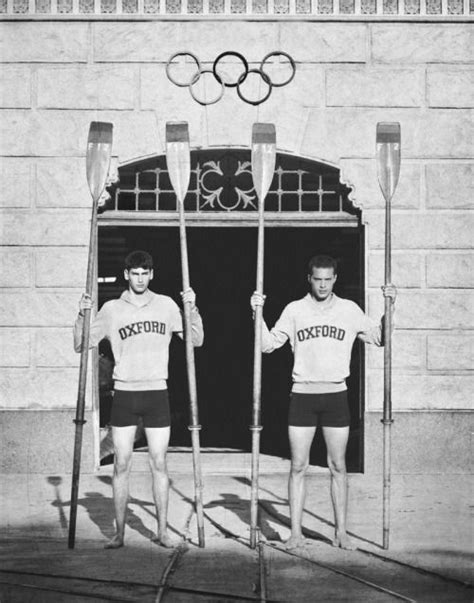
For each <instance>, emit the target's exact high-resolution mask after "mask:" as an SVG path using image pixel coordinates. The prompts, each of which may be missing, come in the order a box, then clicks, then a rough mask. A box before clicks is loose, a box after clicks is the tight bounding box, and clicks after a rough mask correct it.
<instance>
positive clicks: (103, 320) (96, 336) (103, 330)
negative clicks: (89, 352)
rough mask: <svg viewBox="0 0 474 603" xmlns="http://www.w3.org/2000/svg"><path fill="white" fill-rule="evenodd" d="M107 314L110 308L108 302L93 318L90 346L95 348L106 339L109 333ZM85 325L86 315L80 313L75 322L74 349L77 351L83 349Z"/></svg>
mask: <svg viewBox="0 0 474 603" xmlns="http://www.w3.org/2000/svg"><path fill="white" fill-rule="evenodd" d="M107 316H108V308H107V304H104V305H103V306H102V308H101V309H100V310H99V312H98V313H97V315H96V316H95V318H93V319H91V328H90V333H89V348H95V347H96V346H97V345H98V344H99V342H100V341H101V340H102V339H104V337H105V336H106V334H107ZM83 325H84V317H83V316H81V315H80V314H78V316H77V318H76V322H75V323H74V330H73V336H74V350H75V351H76V352H80V351H81V343H82V327H83Z"/></svg>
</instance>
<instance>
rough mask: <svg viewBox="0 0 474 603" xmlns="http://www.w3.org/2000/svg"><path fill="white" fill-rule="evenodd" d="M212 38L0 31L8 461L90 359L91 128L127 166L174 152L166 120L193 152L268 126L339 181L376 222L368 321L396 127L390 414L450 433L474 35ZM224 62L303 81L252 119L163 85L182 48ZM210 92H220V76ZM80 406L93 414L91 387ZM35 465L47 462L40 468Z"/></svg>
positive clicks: (225, 102) (79, 27)
mask: <svg viewBox="0 0 474 603" xmlns="http://www.w3.org/2000/svg"><path fill="white" fill-rule="evenodd" d="M215 33H216V24H215V23H212V22H210V21H205V20H194V21H193V20H187V21H185V20H183V21H180V20H179V17H177V18H176V20H173V21H171V20H166V21H129V22H127V21H124V20H122V21H109V20H104V21H100V20H99V19H94V20H91V21H90V22H88V21H87V17H86V16H84V20H81V21H59V20H58V21H55V22H48V21H46V20H44V21H40V20H38V21H34V20H25V21H20V20H17V21H8V22H4V23H2V34H3V43H2V45H1V46H0V77H1V78H2V90H3V91H2V94H1V96H0V157H1V160H0V163H1V166H0V167H1V174H2V190H1V194H0V218H1V223H2V228H1V231H0V262H1V267H2V270H1V275H0V337H1V338H2V352H1V354H0V391H1V393H2V402H1V407H0V408H1V409H3V410H4V411H5V413H6V414H5V417H7V418H8V421H10V422H9V423H8V425H9V426H10V429H14V426H15V424H17V425H18V426H19V427H18V429H19V431H18V433H17V434H16V435H15V433H10V434H9V435H8V442H9V445H8V450H7V451H6V453H7V454H10V457H11V459H10V460H11V461H12V466H13V464H14V458H13V457H14V455H13V456H12V454H13V452H12V451H14V441H15V439H19V438H21V437H22V434H23V435H24V433H26V432H25V429H26V427H25V425H27V421H26V419H25V420H23V419H22V417H23V414H22V413H26V412H28V413H32V414H31V416H33V415H34V416H35V417H37V418H38V416H41V417H43V420H42V422H41V420H40V419H38V421H39V422H40V423H41V425H45V426H46V427H47V426H50V425H53V424H54V422H55V419H54V416H56V415H55V413H56V414H57V417H59V418H60V420H61V421H63V422H64V421H65V416H66V414H67V422H68V424H69V423H70V422H71V418H72V416H71V417H70V416H69V415H70V414H71V413H72V411H73V408H74V405H75V399H76V393H77V392H76V389H77V365H78V361H79V359H78V355H77V354H75V353H74V351H73V350H72V334H71V328H72V324H73V322H74V319H75V317H76V314H77V303H78V299H79V296H80V294H81V292H82V290H83V287H84V282H85V272H86V261H87V247H88V238H89V221H90V202H91V200H90V194H89V191H88V187H87V182H86V177H85V161H84V158H85V149H86V141H87V133H88V128H89V124H90V122H91V121H93V120H101V121H111V122H113V124H114V148H113V153H114V155H116V156H118V158H119V161H120V163H122V164H123V163H126V162H129V161H132V160H137V159H139V158H144V157H148V156H152V155H156V154H163V153H164V151H165V141H164V131H165V123H166V121H169V120H187V121H188V122H189V124H190V134H191V146H192V148H212V147H235V146H239V147H247V148H248V147H249V145H250V136H251V128H252V124H253V123H254V122H256V121H271V122H274V123H275V126H276V131H277V144H278V149H279V150H280V151H282V152H287V153H290V154H293V155H296V156H303V157H305V158H310V159H316V160H318V161H322V162H326V163H330V164H332V165H336V166H338V167H340V168H341V170H342V179H343V180H344V181H345V182H347V183H348V184H349V185H351V186H352V187H353V191H352V198H353V199H354V202H355V203H356V204H357V205H358V206H359V207H360V209H361V212H362V213H361V216H362V222H363V224H364V225H365V246H366V248H365V261H366V263H365V267H366V285H367V293H368V294H367V300H366V301H367V303H366V306H367V308H368V311H369V313H370V314H371V315H372V316H373V317H374V318H378V317H380V315H381V313H382V306H383V297H382V294H381V291H380V285H381V284H382V282H383V255H384V205H385V204H384V200H383V198H382V195H381V193H380V190H379V187H378V183H377V174H376V167H375V161H374V153H375V128H376V124H377V122H379V121H397V122H400V123H401V128H402V170H401V176H400V182H399V186H398V188H397V192H396V195H395V197H394V200H393V237H392V240H393V280H394V282H395V284H396V285H397V287H398V289H399V297H398V299H397V305H396V315H395V325H396V327H395V333H394V339H393V350H394V363H393V367H394V377H393V383H394V386H393V387H394V391H393V399H394V405H395V411H396V412H398V413H400V414H403V421H404V425H406V428H407V429H408V430H411V431H410V433H415V431H416V429H415V423H416V421H417V419H416V417H420V416H422V419H421V420H425V419H423V416H425V414H426V415H429V416H431V417H432V419H430V420H432V421H434V418H433V417H434V413H436V421H434V425H435V427H436V429H437V432H436V433H442V432H443V425H444V426H445V428H446V429H447V430H449V429H454V426H457V425H458V423H457V422H456V420H454V419H453V420H452V421H451V423H450V422H449V420H448V419H446V422H445V423H443V424H442V421H443V419H442V417H443V416H446V417H448V416H449V417H452V416H455V415H456V413H460V412H461V411H464V410H466V409H467V408H468V405H469V403H470V402H469V400H470V392H471V388H472V349H473V346H472V337H471V334H472V329H473V328H474V324H473V323H472V307H473V297H472V288H473V284H474V283H473V280H472V274H473V270H472V260H473V253H472V247H473V239H472V232H473V224H472V216H473V212H472V207H473V206H472V190H473V187H472V176H473V159H474V158H473V155H474V152H473V150H474V149H473V145H472V140H473V139H474V131H473V124H474V119H473V107H474V104H473V96H472V77H473V69H472V66H473V58H474V57H473V45H472V26H471V25H470V24H466V23H461V22H450V23H448V22H441V21H438V22H436V23H419V22H398V23H389V22H376V21H373V20H372V21H369V20H367V21H364V20H363V18H361V19H360V20H358V21H352V22H325V23H322V22H319V23H318V22H317V21H311V22H310V21H306V22H305V21H295V20H291V21H290V20H288V21H285V20H283V19H282V20H278V21H277V20H274V21H271V20H268V21H263V20H262V21H259V22H255V21H254V22H251V21H246V20H244V19H242V20H229V21H225V20H222V21H220V22H219V35H218V36H216V35H215ZM229 48H232V49H235V50H238V51H241V52H243V54H244V55H245V56H246V57H247V58H248V60H249V61H250V65H251V67H255V66H258V64H259V62H260V61H261V59H262V58H263V56H264V55H265V54H267V53H268V52H270V51H272V50H276V49H281V50H284V51H286V52H289V53H290V54H291V55H292V56H293V57H294V59H295V61H296V63H297V72H296V77H295V79H294V80H293V82H291V84H290V85H288V86H286V87H285V88H278V89H277V88H275V89H274V90H273V91H272V95H271V97H270V99H269V100H268V101H267V102H266V103H264V104H263V105H261V106H259V107H254V106H251V105H246V104H243V103H242V101H240V100H239V99H238V97H237V95H236V93H235V90H226V93H225V95H224V98H223V99H222V101H220V102H219V103H217V104H215V105H210V106H209V107H207V108H204V107H202V106H200V105H198V104H197V103H196V102H195V101H193V100H192V98H191V96H190V94H189V91H188V90H186V89H184V88H178V87H176V86H174V85H172V84H171V83H170V82H169V81H168V79H167V78H166V75H165V64H166V61H167V60H168V58H169V57H170V55H171V54H173V53H175V52H177V51H178V50H183V49H189V50H190V51H192V52H195V53H196V54H197V55H198V57H199V59H200V60H201V61H202V64H203V66H204V67H205V68H209V66H210V64H211V62H212V61H213V60H214V59H215V58H216V56H217V55H218V54H219V53H220V52H223V51H224V50H229ZM201 84H202V86H203V88H202V90H201V91H202V92H204V93H205V94H211V92H212V89H211V87H212V84H211V82H210V79H209V78H208V79H205V78H203V81H202V82H201ZM258 86H263V84H258V83H257V85H256V86H254V88H255V89H256V91H257V92H258V90H257V88H258ZM316 230H317V229H315V235H317V232H316ZM210 319H211V317H206V320H210ZM4 341H6V342H7V345H6V346H5V345H3V342H4ZM366 358H367V363H366V365H367V370H366V381H367V387H366V391H367V398H366V426H365V427H366V429H368V428H370V426H371V425H372V418H373V417H377V418H378V412H379V411H380V409H381V405H382V390H381V383H382V373H383V371H382V368H383V352H382V350H380V349H374V348H370V349H368V351H367V356H366ZM90 387H92V385H91V382H90V380H89V388H90ZM87 403H88V407H89V408H91V405H92V396H91V394H90V390H89V392H88V399H87ZM12 413H13V414H12ZM15 413H17V414H15ZM13 415H15V417H14V418H13ZM47 415H48V416H47ZM53 415H54V416H53ZM456 416H457V415H456ZM410 417H413V422H412V423H410V424H408V423H409V418H410ZM22 421H23V422H22ZM71 424H72V423H71ZM451 424H452V427H450V425H451ZM22 430H23V431H22ZM450 433H451V432H450ZM28 434H29V435H28V437H31V433H30V432H28ZM454 440H455V438H454V437H453V438H452V441H454ZM435 445H436V442H433V444H432V449H433V450H434V447H435ZM465 445H466V444H465V438H464V439H462V441H460V443H459V450H458V449H457V457H456V458H465V457H466V450H465V449H464V448H465ZM461 447H464V448H462V450H461ZM397 454H398V453H397ZM429 456H430V455H428V454H426V462H427V463H428V462H429V459H428V457H429ZM438 456H439V455H438ZM438 456H437V455H436V454H434V453H432V454H431V457H432V458H436V459H438ZM10 457H8V458H10ZM20 457H21V458H20ZM15 458H16V457H15ZM407 458H408V455H407ZM454 458H455V456H454V454H453V456H452V459H454ZM18 459H20V460H21V459H22V460H21V462H24V463H31V462H32V459H31V458H29V459H26V458H25V457H24V456H21V455H20V456H18ZM90 462H91V463H92V461H91V460H90ZM436 462H438V461H436ZM450 462H451V461H450ZM453 463H454V464H456V463H458V461H456V463H455V461H454V460H452V463H451V464H453ZM458 465H459V463H458V464H457V465H456V467H458ZM35 466H38V467H41V466H46V465H44V464H42V461H41V459H38V463H37V465H35ZM48 466H49V465H48ZM445 466H446V467H448V466H451V465H450V464H449V463H447V464H445ZM65 470H67V469H66V468H65Z"/></svg>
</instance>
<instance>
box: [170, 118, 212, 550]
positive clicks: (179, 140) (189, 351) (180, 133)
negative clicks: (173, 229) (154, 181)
mask: <svg viewBox="0 0 474 603" xmlns="http://www.w3.org/2000/svg"><path fill="white" fill-rule="evenodd" d="M166 162H167V166H168V174H169V177H170V180H171V184H172V186H173V189H174V191H175V193H176V198H177V205H178V209H179V240H180V245H181V271H182V278H183V291H186V290H187V289H189V287H190V285H189V264H188V246H187V242H186V224H185V219H184V198H185V197H186V193H187V191H188V186H189V179H190V176H191V153H190V150H189V131H188V124H187V122H182V121H181V122H168V123H167V124H166ZM184 341H185V346H186V366H187V371H188V388H189V403H190V419H191V421H190V425H189V430H190V431H191V442H192V447H193V467H194V490H195V504H196V517H197V527H198V540H199V546H200V547H204V546H205V541H204V514H203V508H202V489H203V488H202V474H201V458H200V444H199V431H200V429H201V425H199V418H198V403H197V387H196V369H195V363H194V346H193V341H192V325H191V304H190V303H189V302H188V303H185V304H184Z"/></svg>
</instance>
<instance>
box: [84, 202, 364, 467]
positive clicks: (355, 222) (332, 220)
mask: <svg viewBox="0 0 474 603" xmlns="http://www.w3.org/2000/svg"><path fill="white" fill-rule="evenodd" d="M185 219H186V227H187V228H199V227H205V228H212V227H219V228H225V227H232V228H236V227H237V228H238V227H247V228H248V227H255V229H256V230H257V228H258V215H256V214H254V213H249V212H237V211H232V212H216V213H210V214H203V213H195V212H186V213H185ZM117 226H122V227H150V228H160V227H179V214H178V212H176V211H172V212H166V211H159V212H156V211H153V212H147V211H140V212H134V211H123V210H117V211H106V212H104V213H102V214H99V216H98V221H97V229H98V231H99V230H100V229H101V228H107V227H117ZM278 227H280V228H293V227H298V228H302V227H304V228H313V229H317V228H355V229H358V230H359V232H360V237H361V241H360V253H361V256H362V257H360V258H359V265H360V269H361V271H362V273H361V278H360V282H361V284H362V285H363V288H364V296H363V298H364V306H365V304H366V301H367V299H366V298H367V293H366V292H367V283H366V261H367V258H366V249H365V243H366V241H365V224H364V223H363V221H362V220H361V219H360V217H358V216H355V215H352V214H349V213H346V212H324V213H323V212H311V211H308V212H304V213H298V214H295V212H265V228H278ZM96 240H97V241H98V237H97V239H96ZM94 253H95V259H96V261H95V266H96V278H95V279H94V288H95V293H94V295H95V298H96V299H97V296H98V280H97V267H98V260H99V257H98V244H97V246H96V248H95V250H94ZM92 367H93V369H92V429H93V442H94V464H95V467H96V470H100V467H101V465H100V421H99V413H100V408H99V404H100V397H99V379H98V352H97V349H94V350H93V353H92ZM359 383H360V385H359V394H360V400H361V403H360V405H359V413H360V417H359V418H360V429H361V435H360V447H359V459H358V464H359V467H360V472H363V471H364V449H365V442H364V415H365V398H366V383H365V354H364V348H363V347H362V350H361V356H360V381H359Z"/></svg>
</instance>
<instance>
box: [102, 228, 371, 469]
mask: <svg viewBox="0 0 474 603" xmlns="http://www.w3.org/2000/svg"><path fill="white" fill-rule="evenodd" d="M256 235H257V230H256V228H247V227H246V228H243V227H238V228H237V227H224V228H216V227H213V228H203V227H190V228H188V230H187V236H188V249H189V262H190V275H191V284H192V286H193V288H194V290H195V291H196V293H197V303H198V306H199V309H200V311H201V314H202V316H203V320H204V328H205V343H204V346H203V347H202V348H201V349H198V350H196V370H197V383H198V401H199V413H200V422H201V424H202V425H203V429H202V431H201V444H202V446H204V447H219V448H220V447H223V448H235V449H240V450H250V445H251V442H250V432H249V429H248V426H249V424H250V420H251V405H252V379H253V375H252V371H253V322H252V318H251V312H250V307H249V298H250V295H251V293H252V291H253V290H254V287H255V274H256V265H255V264H256V249H257V240H256ZM360 246H361V233H360V231H359V230H358V229H356V228H308V227H297V228H293V227H292V228H286V227H285V228H281V227H278V228H267V229H266V231H265V293H266V295H267V301H266V305H265V309H264V317H265V319H266V321H267V324H268V325H269V326H272V325H273V323H274V322H275V320H276V319H277V318H278V316H279V314H280V312H281V310H282V309H283V307H284V306H285V305H286V304H287V303H288V302H290V301H292V300H294V299H297V298H299V297H303V296H304V295H305V293H306V292H307V283H306V265H307V261H308V259H309V258H310V257H311V256H312V255H314V254H317V253H328V254H330V255H333V256H335V257H336V258H338V260H339V261H340V269H339V278H338V282H337V285H336V293H337V294H339V295H341V296H343V297H348V298H350V299H353V300H354V301H356V302H357V303H359V304H362V301H363V288H362V283H363V275H362V265H361V261H360V252H361V248H360ZM133 249H145V250H147V251H149V252H150V253H152V255H153V257H154V260H155V264H156V269H155V279H154V281H153V282H152V287H151V288H152V290H154V291H156V292H159V293H163V294H166V295H170V296H171V297H172V298H173V299H175V300H176V301H179V299H180V298H179V293H180V290H181V268H180V256H179V234H178V229H177V228H175V227H161V228H144V227H141V228H140V227H115V228H101V229H100V231H99V276H100V277H110V276H117V277H118V280H117V282H115V283H113V284H112V283H110V284H108V283H104V284H101V285H100V287H99V304H102V303H104V302H105V301H106V300H108V299H111V298H113V297H116V296H118V295H119V294H120V292H121V290H123V288H124V287H125V282H124V281H123V278H122V263H123V258H124V256H125V255H126V254H127V253H128V252H129V251H131V250H133ZM361 353H362V351H361V348H360V347H359V345H358V344H356V346H355V349H354V354H353V360H352V377H351V378H350V380H349V383H348V385H349V392H350V396H349V398H350V405H351V412H352V425H351V438H350V443H349V448H348V459H347V460H348V467H349V469H350V470H352V471H360V470H361V469H362V466H361V463H362V447H363V439H362V438H363V434H362V407H363V401H362V397H361V396H362V393H361V392H362V386H361V384H362V382H363V381H362V380H363V375H361V366H362V362H361ZM291 366H292V354H291V350H290V348H289V345H288V344H286V345H285V346H284V347H283V348H282V349H280V350H278V351H276V352H274V353H273V354H271V355H265V356H264V358H263V378H262V422H263V426H264V429H263V431H262V436H261V451H262V453H264V454H272V455H278V456H285V457H288V452H289V451H288V443H287V433H286V425H287V408H288V394H289V391H290V388H291ZM168 385H169V391H170V401H171V410H172V436H171V445H172V446H189V445H190V436H189V431H188V429H187V424H188V396H187V384H186V370H185V358H184V346H183V345H182V342H180V341H179V340H174V341H173V343H172V346H171V354H170V372H169V383H168ZM325 456H326V454H325V447H324V443H323V440H322V437H321V434H320V433H318V434H317V437H316V438H315V442H314V445H313V450H312V454H311V462H312V463H313V464H318V465H323V466H324V465H325V464H326V460H325Z"/></svg>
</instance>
